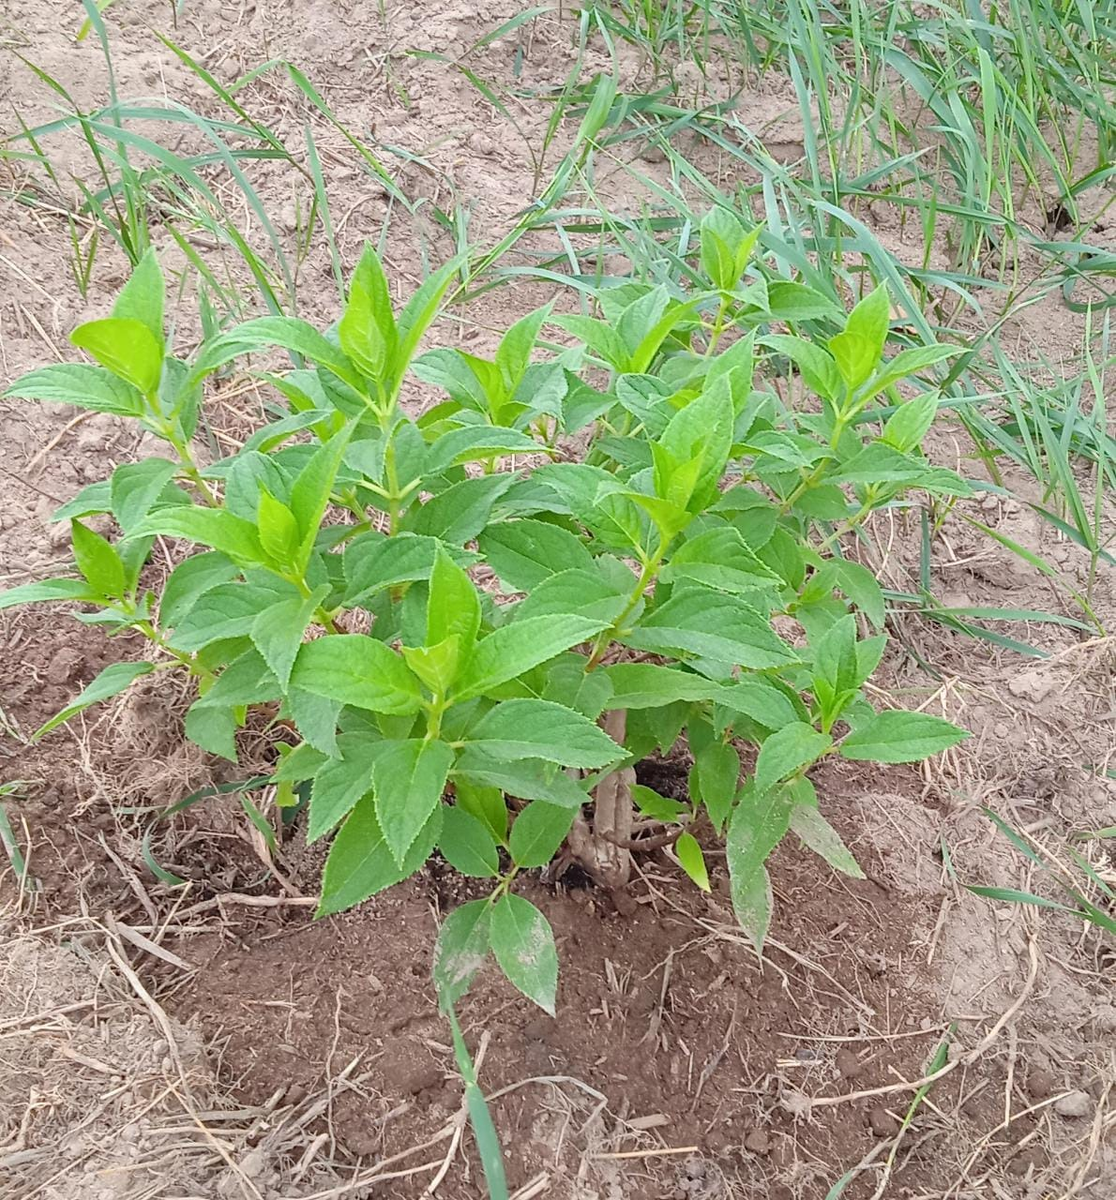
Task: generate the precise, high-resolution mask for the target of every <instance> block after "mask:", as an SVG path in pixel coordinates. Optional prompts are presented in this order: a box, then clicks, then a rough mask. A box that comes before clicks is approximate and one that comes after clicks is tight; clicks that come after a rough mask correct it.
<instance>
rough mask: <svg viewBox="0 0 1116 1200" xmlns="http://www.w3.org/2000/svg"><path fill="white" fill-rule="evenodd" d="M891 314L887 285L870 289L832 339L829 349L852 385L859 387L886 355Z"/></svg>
mask: <svg viewBox="0 0 1116 1200" xmlns="http://www.w3.org/2000/svg"><path fill="white" fill-rule="evenodd" d="M890 316H891V299H890V296H889V295H888V290H887V285H886V284H880V286H879V287H878V288H876V289H875V291H872V292H869V293H868V295H867V296H865V297H864V299H863V300H861V301H860V303H859V304H857V305H856V306H855V308H853V310H852V312H850V313H849V319H848V321H847V322H846V323H845V329H844V332H843V333H839V334H838V335H837V336H836V337H834V338H830V339H829V349H830V351H831V353H832V354H833V357H834V358H835V359H836V360H837V367H838V370H840V372H841V374H842V375H843V376H844V378H845V382H846V383H847V384H848V385H849V387H854V388H855V387H859V386H860V385H861V384H862V383H863V382H864V381H865V380H866V379H867V378H868V377H869V375H871V374H872V372H873V371H874V370H875V369H876V365H877V364H878V363H879V361H880V359H881V358H882V356H883V349H884V344H885V343H886V341H887V333H888V326H889V321H890Z"/></svg>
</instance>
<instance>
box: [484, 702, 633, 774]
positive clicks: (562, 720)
mask: <svg viewBox="0 0 1116 1200" xmlns="http://www.w3.org/2000/svg"><path fill="white" fill-rule="evenodd" d="M466 744H467V745H468V746H469V748H470V749H471V750H473V751H474V753H477V754H486V755H489V756H490V757H492V758H494V759H497V760H499V761H502V762H516V761H518V760H519V759H523V758H537V759H542V760H544V761H546V762H553V763H558V764H559V765H561V766H564V767H603V766H605V765H606V764H607V763H610V762H615V761H617V760H618V759H620V758H622V757H623V756H624V748H623V747H622V746H618V745H617V744H616V743H615V742H614V741H613V740H612V738H610V737H609V736H608V734H607V733H605V732H604V730H603V729H601V728H600V726H598V725H597V724H596V723H595V722H594V721H590V720H589V719H588V718H587V717H583V716H582V715H581V714H580V713H577V712H574V711H573V709H570V708H565V707H564V706H563V705H561V704H555V703H553V702H552V701H549V700H504V701H503V702H501V703H499V704H497V705H496V706H495V707H494V708H492V709H491V710H490V711H489V712H487V713H486V714H485V715H484V716H483V717H482V718H481V719H480V720H479V721H478V722H477V723H476V724H475V725H474V726H473V727H472V728H471V729H470V730H469V733H468V735H467V742H466Z"/></svg>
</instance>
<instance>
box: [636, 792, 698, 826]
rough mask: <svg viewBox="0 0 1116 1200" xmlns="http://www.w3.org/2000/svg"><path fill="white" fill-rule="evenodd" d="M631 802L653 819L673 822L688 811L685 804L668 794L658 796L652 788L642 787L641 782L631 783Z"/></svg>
mask: <svg viewBox="0 0 1116 1200" xmlns="http://www.w3.org/2000/svg"><path fill="white" fill-rule="evenodd" d="M632 803H633V804H634V805H635V806H636V808H637V809H638V810H639V811H640V812H641V813H642V814H643V815H644V816H645V817H650V818H651V820H653V821H667V822H674V821H677V820H678V818H679V817H682V816H685V815H686V814H688V813H689V811H690V809H689V807H688V806H687V805H685V804H682V803H681V802H680V801H678V800H674V799H672V798H671V797H670V796H660V795H659V793H658V792H656V791H655V790H654V789H652V788H649V787H644V786H643V784H641V783H635V784H632Z"/></svg>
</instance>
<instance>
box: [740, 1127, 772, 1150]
mask: <svg viewBox="0 0 1116 1200" xmlns="http://www.w3.org/2000/svg"><path fill="white" fill-rule="evenodd" d="M744 1149H745V1150H750V1151H751V1152H752V1153H753V1154H770V1153H771V1138H770V1136H769V1135H768V1133H767V1130H766V1129H752V1130H750V1131H749V1132H748V1135H747V1136H746V1137H745V1138H744Z"/></svg>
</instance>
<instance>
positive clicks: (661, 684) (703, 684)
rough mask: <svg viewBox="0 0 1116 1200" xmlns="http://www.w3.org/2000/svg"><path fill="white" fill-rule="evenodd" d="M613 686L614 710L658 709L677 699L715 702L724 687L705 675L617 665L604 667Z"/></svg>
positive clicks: (655, 666)
mask: <svg viewBox="0 0 1116 1200" xmlns="http://www.w3.org/2000/svg"><path fill="white" fill-rule="evenodd" d="M600 671H601V673H603V674H604V675H605V676H607V678H608V680H609V681H610V682H611V684H612V690H613V694H612V696H611V698H610V701H609V706H610V707H611V708H626V709H640V708H658V707H659V706H660V705H663V704H672V703H673V702H675V701H676V700H685V701H691V702H692V701H699V700H712V699H714V698H715V697H717V696H719V695H720V693H721V687H720V685H719V684H716V683H714V682H713V681H712V680H709V679H706V678H705V677H704V676H702V675H693V674H691V673H690V672H689V671H680V670H678V669H677V668H675V667H665V666H659V665H658V664H656V663H616V664H614V665H613V666H610V667H602V668H601V669H600Z"/></svg>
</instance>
